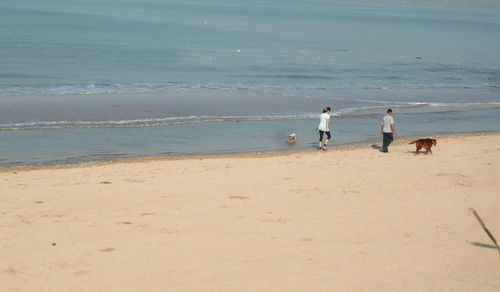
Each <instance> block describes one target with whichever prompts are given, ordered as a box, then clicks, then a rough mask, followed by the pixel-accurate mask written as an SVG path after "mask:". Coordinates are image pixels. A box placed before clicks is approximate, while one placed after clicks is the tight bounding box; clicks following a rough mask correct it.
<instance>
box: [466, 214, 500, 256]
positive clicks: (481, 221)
mask: <svg viewBox="0 0 500 292" xmlns="http://www.w3.org/2000/svg"><path fill="white" fill-rule="evenodd" d="M470 210H471V211H472V214H474V216H475V217H476V219H477V221H479V224H481V227H483V229H484V231H485V232H486V234H488V236H489V237H490V239H491V240H492V241H493V243H494V244H495V246H496V247H497V249H498V256H500V247H499V246H498V243H497V241H496V239H495V237H493V234H491V232H490V231H489V230H488V228H486V225H485V224H484V222H483V220H482V219H481V217H479V214H477V212H476V210H474V209H472V208H470Z"/></svg>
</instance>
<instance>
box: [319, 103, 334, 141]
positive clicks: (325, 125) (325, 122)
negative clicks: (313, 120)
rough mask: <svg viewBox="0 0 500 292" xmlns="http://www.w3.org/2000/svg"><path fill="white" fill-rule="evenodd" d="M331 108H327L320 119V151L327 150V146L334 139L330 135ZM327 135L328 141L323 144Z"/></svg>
mask: <svg viewBox="0 0 500 292" xmlns="http://www.w3.org/2000/svg"><path fill="white" fill-rule="evenodd" d="M331 110H332V109H331V108H330V107H326V108H325V109H324V110H323V113H322V114H321V115H320V117H319V119H320V121H319V125H318V131H319V150H326V149H327V148H326V145H327V144H328V142H329V141H330V139H331V138H332V136H331V134H330V112H331ZM324 134H326V137H327V138H326V141H325V143H323V135H324Z"/></svg>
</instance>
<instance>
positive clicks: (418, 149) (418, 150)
mask: <svg viewBox="0 0 500 292" xmlns="http://www.w3.org/2000/svg"><path fill="white" fill-rule="evenodd" d="M420 149H422V147H420V146H417V154H420Z"/></svg>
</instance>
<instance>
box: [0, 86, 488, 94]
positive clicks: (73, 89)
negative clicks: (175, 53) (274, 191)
mask: <svg viewBox="0 0 500 292" xmlns="http://www.w3.org/2000/svg"><path fill="white" fill-rule="evenodd" d="M447 88H448V89H461V88H463V89H467V88H472V89H474V88H475V89H484V88H498V86H496V85H494V84H490V83H480V84H451V83H433V84H387V85H380V84H367V83H357V84H348V83H344V84H337V85H300V84H295V85H269V84H222V83H221V84H218V83H213V84H182V83H166V84H152V83H138V84H130V85H125V84H118V83H117V84H86V85H59V86H50V87H43V86H38V87H37V86H31V87H29V86H28V87H22V86H10V87H0V96H43V95H49V96H50V95H112V94H154V93H165V92H168V91H175V90H183V91H185V90H227V91H230V90H235V91H236V90H255V91H266V90H283V91H289V90H333V89H374V90H390V89H447Z"/></svg>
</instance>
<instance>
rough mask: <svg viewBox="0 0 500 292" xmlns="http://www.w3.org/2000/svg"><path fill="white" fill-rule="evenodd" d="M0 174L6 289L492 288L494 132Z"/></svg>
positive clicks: (497, 260)
mask: <svg viewBox="0 0 500 292" xmlns="http://www.w3.org/2000/svg"><path fill="white" fill-rule="evenodd" d="M408 142H409V141H407V140H402V141H397V142H396V143H395V144H394V145H392V146H391V147H390V153H388V154H384V153H380V152H379V151H378V150H377V149H375V148H376V147H370V145H363V146H356V147H343V148H339V149H335V147H333V148H332V149H329V150H328V151H327V152H317V151H313V150H302V151H294V152H283V153H280V152H276V153H250V154H240V155H225V156H224V155H214V156H191V157H181V158H175V157H171V158H148V159H136V160H130V161H122V162H114V163H94V164H82V165H69V166H53V167H38V168H8V169H3V170H0V181H1V184H0V198H1V201H2V204H1V205H0V214H1V216H2V221H1V223H0V258H1V259H2V261H0V291H380V290H385V291H403V290H404V291H443V290H447V291H499V290H500V278H499V277H498V275H499V273H500V257H499V253H498V250H496V249H495V247H494V246H493V243H492V242H491V241H490V239H489V238H488V236H487V235H486V233H485V232H484V231H483V230H482V228H481V226H480V225H479V223H478V222H477V221H476V219H475V218H474V216H473V215H472V214H471V213H470V211H469V208H474V209H475V210H476V211H477V212H478V213H479V215H480V216H481V217H482V218H483V220H484V221H485V223H486V225H487V227H488V228H489V230H490V231H491V232H492V234H493V235H496V236H497V238H499V237H500V212H499V206H500V195H499V192H498V191H499V189H500V180H499V174H500V155H499V154H500V146H499V145H500V135H498V134H481V135H461V136H449V137H442V138H438V144H437V146H436V147H434V148H433V152H434V153H433V154H428V155H425V154H420V155H415V153H414V151H415V148H414V145H408Z"/></svg>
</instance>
